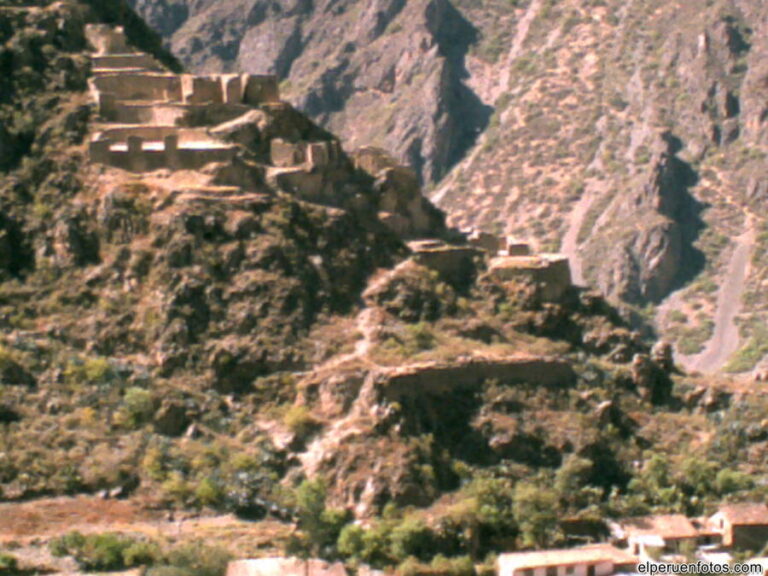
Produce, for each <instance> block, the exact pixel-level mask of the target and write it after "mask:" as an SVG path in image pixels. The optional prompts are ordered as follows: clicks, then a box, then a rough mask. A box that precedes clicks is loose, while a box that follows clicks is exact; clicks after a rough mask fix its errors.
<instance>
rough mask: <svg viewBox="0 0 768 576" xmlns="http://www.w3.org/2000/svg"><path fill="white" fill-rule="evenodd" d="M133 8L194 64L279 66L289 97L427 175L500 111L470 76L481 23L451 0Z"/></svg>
mask: <svg viewBox="0 0 768 576" xmlns="http://www.w3.org/2000/svg"><path fill="white" fill-rule="evenodd" d="M134 6H135V7H136V8H137V10H138V11H139V12H140V13H142V14H143V15H144V16H145V17H146V18H147V21H148V22H149V23H150V24H151V25H153V26H155V28H156V29H157V30H159V31H161V32H162V33H163V34H165V35H166V37H167V39H168V43H169V46H170V47H171V48H172V50H173V52H174V53H176V54H178V55H179V56H180V58H181V59H182V60H183V61H184V62H185V63H186V64H187V65H189V66H190V67H191V68H193V69H195V70H199V71H212V70H222V69H225V70H226V69H230V70H242V71H246V72H251V73H276V74H278V75H279V76H280V77H281V78H283V79H284V83H283V90H284V93H285V94H286V96H287V97H288V99H289V100H292V101H293V102H294V103H295V104H297V105H298V106H299V107H300V108H301V109H303V110H304V111H306V112H307V113H309V114H310V115H312V116H313V117H314V118H315V119H316V120H319V121H320V122H321V123H322V124H323V125H325V126H326V127H328V128H329V129H331V130H332V131H338V133H339V134H340V135H341V136H342V137H343V138H344V140H345V142H346V143H347V144H348V145H349V146H350V147H357V146H360V145H363V144H368V145H375V146H381V147H383V148H386V149H388V150H390V151H391V152H393V153H395V154H396V155H397V156H398V157H399V158H400V159H401V160H403V161H406V162H408V163H410V164H411V166H413V167H414V168H416V169H417V171H419V172H420V174H422V176H423V177H424V178H425V180H427V181H436V180H439V179H440V178H441V177H442V176H443V175H444V174H445V173H446V171H447V170H448V168H450V166H451V165H453V164H454V163H455V162H456V161H457V159H459V158H460V157H461V156H462V155H463V154H464V153H465V151H466V150H467V148H468V147H469V146H470V145H471V143H472V142H473V141H474V139H475V138H476V136H477V133H478V131H479V130H480V129H482V127H483V126H484V125H485V123H486V122H487V120H488V117H489V115H490V108H488V107H487V106H485V105H484V104H483V103H482V102H480V101H479V99H478V98H477V96H476V95H475V94H474V93H473V92H472V91H471V90H470V89H468V88H467V87H466V86H465V84H464V82H463V81H464V78H465V77H466V75H467V73H466V69H465V64H466V63H465V57H466V53H467V50H468V48H469V46H470V45H471V44H472V42H474V41H475V40H476V38H477V31H476V30H475V28H474V27H473V26H472V25H471V24H470V23H469V22H468V21H467V20H466V19H465V18H464V17H463V16H462V14H461V13H460V12H459V11H458V10H457V9H456V8H455V7H454V6H453V5H452V4H451V3H450V2H449V1H447V0H428V1H425V0H420V1H418V2H405V1H403V0H376V1H375V2H361V1H358V0H343V1H342V2H331V1H328V0H323V1H321V2H315V3H312V2H306V1H303V0H294V1H291V2H281V3H279V4H278V3H274V2H268V1H265V0H239V1H235V2H213V1H207V2H206V1H203V2H183V1H176V2H170V1H166V2H144V1H142V0H137V1H136V2H134Z"/></svg>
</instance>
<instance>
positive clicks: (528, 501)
mask: <svg viewBox="0 0 768 576" xmlns="http://www.w3.org/2000/svg"><path fill="white" fill-rule="evenodd" d="M514 512H515V519H516V520H517V524H518V526H519V528H520V536H521V538H522V540H523V545H524V546H530V547H533V546H536V547H539V548H545V547H547V546H549V545H550V544H551V543H552V542H553V541H554V540H555V539H556V537H557V515H558V498H557V493H556V492H555V491H554V490H551V489H549V488H544V487H541V486H539V485H537V484H534V483H532V482H520V483H518V484H517V486H515V495H514Z"/></svg>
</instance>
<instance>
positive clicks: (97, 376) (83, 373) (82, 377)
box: [64, 357, 114, 385]
mask: <svg viewBox="0 0 768 576" xmlns="http://www.w3.org/2000/svg"><path fill="white" fill-rule="evenodd" d="M113 377H114V373H113V371H112V366H111V365H110V363H109V360H107V359H106V358H101V357H99V358H87V359H86V360H85V361H83V362H78V361H74V362H70V363H69V364H68V365H67V367H66V368H65V369H64V379H65V380H66V382H67V383H68V384H70V385H78V384H107V383H109V382H110V381H111V380H112V378H113Z"/></svg>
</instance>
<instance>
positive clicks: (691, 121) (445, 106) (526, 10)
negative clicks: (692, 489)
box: [137, 0, 768, 364]
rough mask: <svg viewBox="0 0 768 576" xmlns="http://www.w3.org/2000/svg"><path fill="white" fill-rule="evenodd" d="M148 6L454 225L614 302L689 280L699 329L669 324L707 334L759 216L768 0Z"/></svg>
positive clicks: (754, 292)
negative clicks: (415, 176)
mask: <svg viewBox="0 0 768 576" xmlns="http://www.w3.org/2000/svg"><path fill="white" fill-rule="evenodd" d="M137 5H138V8H139V9H140V10H142V12H143V13H144V14H146V15H148V17H149V19H150V21H151V22H154V23H156V25H157V27H158V29H160V30H162V31H164V32H165V33H166V37H167V41H168V43H169V45H170V46H171V47H172V48H173V49H174V51H175V52H177V53H178V54H179V55H180V56H181V57H182V59H183V60H185V61H186V62H187V63H189V64H190V65H192V66H193V67H196V68H199V69H206V67H208V66H211V65H213V64H214V63H215V65H217V66H218V65H221V64H224V65H227V66H230V67H233V68H243V69H247V70H254V71H267V70H272V71H276V72H277V73H279V74H281V75H282V76H283V77H284V78H285V79H286V86H289V87H292V90H291V91H292V92H293V94H295V95H296V102H297V103H298V104H299V105H300V106H301V107H303V108H304V109H305V110H307V111H308V112H310V113H311V114H312V115H313V116H314V117H315V118H317V119H319V120H320V121H321V122H322V123H324V124H326V125H328V126H331V127H332V128H333V129H334V130H337V131H339V132H341V133H343V134H344V135H345V136H347V138H348V139H349V140H350V141H352V142H356V141H357V140H358V139H365V140H368V141H372V142H375V143H377V144H379V145H382V146H384V147H385V148H389V149H390V150H392V151H393V152H395V153H396V154H397V155H399V156H400V157H401V158H402V159H403V160H405V161H407V162H410V163H411V164H412V165H413V166H415V167H416V168H417V169H419V170H420V171H421V173H422V175H423V177H424V179H425V180H427V181H432V182H434V183H435V188H436V190H435V193H434V196H433V198H434V199H435V200H436V201H438V202H439V203H440V204H441V206H442V207H443V208H445V209H446V210H447V211H448V212H449V214H450V215H451V218H452V221H453V223H454V224H458V225H474V226H480V227H483V228H486V229H490V230H496V231H499V232H508V233H514V234H516V235H519V236H523V237H529V238H533V239H535V240H536V241H537V242H538V243H539V245H540V246H541V247H542V248H544V249H551V250H557V249H559V250H562V251H564V252H565V253H567V254H568V255H569V256H571V258H572V261H573V267H574V275H575V276H576V278H577V279H578V280H580V281H582V282H585V283H588V284H591V285H594V286H598V287H600V289H601V290H603V291H604V293H606V294H607V295H609V296H610V297H611V298H613V299H614V300H615V301H617V302H624V303H627V304H629V305H637V306H644V305H646V304H648V303H658V302H661V301H663V300H665V299H666V298H667V297H669V295H670V294H672V293H673V292H674V291H675V290H677V289H679V288H681V287H685V288H686V290H685V292H684V293H683V294H679V295H678V300H677V301H676V305H675V306H674V308H675V309H676V310H677V313H678V316H679V313H681V312H682V313H683V314H685V315H688V316H689V320H688V322H687V323H683V324H680V323H679V322H677V323H676V322H674V321H671V320H670V319H669V318H666V317H664V318H660V321H659V327H660V329H661V330H662V332H663V333H665V334H666V335H668V336H669V337H670V338H673V339H676V340H677V341H678V344H679V345H680V347H681V350H682V351H685V352H688V353H695V352H696V351H701V350H702V348H703V346H704V343H705V342H706V341H707V340H708V338H709V337H710V336H712V330H713V321H712V318H713V316H714V315H715V314H716V312H717V303H716V299H717V294H716V292H717V290H716V289H715V290H712V286H713V285H714V286H717V285H718V284H721V282H720V279H721V278H722V276H723V274H724V273H725V270H728V269H729V263H730V261H731V258H732V254H733V253H734V252H736V251H737V249H738V248H739V245H738V243H734V242H730V241H729V239H730V238H736V237H741V236H743V235H746V237H752V236H750V235H751V234H752V232H754V231H756V230H758V231H759V230H760V229H762V227H763V226H764V224H763V219H762V215H761V214H759V211H757V212H758V213H756V214H755V213H752V212H751V208H752V207H753V206H754V205H755V202H757V201H759V200H758V199H759V198H761V197H763V196H764V195H765V190H766V189H767V187H766V185H765V183H764V182H763V180H764V179H765V178H764V174H763V173H764V171H765V168H766V161H765V145H766V141H765V136H764V134H763V132H764V130H763V128H764V124H765V118H766V105H765V101H766V99H765V97H766V91H767V89H766V81H765V79H766V74H767V73H768V70H767V69H766V64H765V54H766V51H768V43H767V42H766V34H765V31H766V27H768V11H767V10H766V7H765V5H764V3H762V2H757V1H755V0H719V1H716V2H710V3H707V4H706V5H704V6H701V5H698V4H697V5H692V4H685V5H678V4H670V3H665V2H661V1H657V0H642V1H641V0H633V1H632V2H619V1H618V0H616V1H614V0H605V1H600V2H593V1H587V0H566V1H563V2H552V1H551V0H519V1H516V2H504V1H501V0H481V1H469V0H445V1H428V2H427V1H424V2H421V1H420V2H408V3H404V2H396V1H381V2H367V3H363V2H352V1H347V2H336V3H334V4H333V5H332V6H331V5H330V4H328V5H326V3H324V2H320V3H309V2H295V3H290V4H288V5H281V6H280V7H279V8H278V7H276V5H271V4H268V3H265V2H259V1H255V0H253V1H250V2H244V1H243V2H224V3H222V2H217V3H215V4H214V3H209V4H205V3H192V2H185V1H184V0H178V2H175V3H167V4H163V3H160V4H157V3H152V6H149V3H146V4H142V3H141V2H138V3H137ZM182 12H184V14H185V15H184V16H181V14H182ZM182 22H183V23H182ZM214 34H216V35H217V37H219V38H220V37H224V38H225V39H226V43H225V45H226V46H227V48H226V50H223V51H222V49H221V46H222V44H221V43H220V42H208V41H206V38H210V39H212V38H213V35H214ZM213 46H215V48H213ZM307 86H309V89H306V87H307ZM313 86H314V87H313ZM293 87H295V88H296V89H293ZM299 94H302V95H303V96H301V97H299V96H298V95H299ZM489 107H490V109H492V110H493V115H492V116H491V118H490V119H489V120H488V119H487V117H486V110H488V109H489ZM478 131H481V136H480V137H479V139H477V140H476V141H475V137H476V135H477V132H478ZM473 141H474V142H475V143H474V145H473V144H472V142H473ZM460 157H461V161H460V162H459V163H458V165H456V166H454V168H453V169H452V170H451V171H450V173H449V174H447V175H446V174H445V172H446V169H448V168H449V167H451V166H452V165H454V163H455V162H456V161H457V160H459V158H460ZM755 238H756V242H757V243H758V244H760V243H761V242H762V240H760V238H761V236H760V234H757V235H756V236H755ZM753 248H755V249H756V250H757V252H756V251H755V250H753ZM762 250H763V247H762V246H757V247H755V246H752V245H750V246H749V252H750V254H753V253H754V254H757V253H758V252H760V251H762ZM748 260H749V259H747V261H748ZM742 272H744V273H746V270H742ZM762 275H763V271H762V266H761V264H760V263H759V262H755V265H754V266H753V267H752V269H751V271H750V273H749V275H748V276H749V277H748V279H747V281H746V283H745V288H744V290H742V291H739V293H738V294H732V295H731V296H732V297H733V298H736V299H737V300H738V301H739V302H741V301H742V300H744V301H745V302H746V307H745V308H744V309H743V311H742V312H743V314H746V316H745V317H743V318H742V319H741V325H742V332H743V334H742V336H743V338H742V344H744V343H746V342H747V341H748V339H749V338H751V337H752V336H754V329H753V328H750V326H753V325H755V323H757V320H756V318H755V317H753V315H754V313H756V312H758V311H760V310H762V308H763V304H762V303H759V302H761V301H762V298H761V297H760V296H759V290H758V289H757V287H758V286H759V283H760V280H761V278H762ZM681 303H684V305H683V304H681ZM734 321H735V318H734V316H733V314H731V315H730V316H729V320H728V322H729V323H731V324H732V323H733V322H734ZM675 324H677V325H675ZM753 340H754V342H753V344H754V346H757V345H758V340H760V339H759V338H758V339H757V340H755V339H754V338H753ZM754 346H753V348H754ZM760 355H761V354H760V353H758V352H756V351H754V350H753V351H752V353H751V357H752V359H753V360H754V359H755V358H756V357H759V356H760ZM739 363H740V362H737V364H739ZM750 363H751V362H747V364H750ZM742 364H743V363H742Z"/></svg>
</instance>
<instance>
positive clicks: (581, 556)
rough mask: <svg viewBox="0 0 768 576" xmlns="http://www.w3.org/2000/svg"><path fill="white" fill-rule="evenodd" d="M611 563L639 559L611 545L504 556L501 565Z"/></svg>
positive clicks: (523, 567)
mask: <svg viewBox="0 0 768 576" xmlns="http://www.w3.org/2000/svg"><path fill="white" fill-rule="evenodd" d="M601 562H610V563H612V564H615V565H616V564H618V565H626V564H637V562H638V559H637V557H635V556H633V555H632V554H630V553H629V552H626V551H624V550H619V549H618V548H616V547H615V546H611V545H610V544H593V545H590V546H582V547H579V548H570V549H562V550H544V551H541V552H516V553H510V554H502V555H501V556H499V563H500V564H502V563H503V564H505V565H506V566H507V567H509V566H510V565H511V566H512V567H513V568H514V569H518V570H525V569H529V568H545V567H547V566H565V565H570V564H592V563H601Z"/></svg>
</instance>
